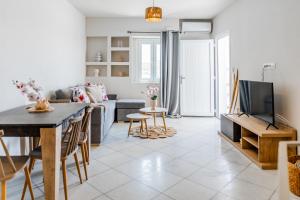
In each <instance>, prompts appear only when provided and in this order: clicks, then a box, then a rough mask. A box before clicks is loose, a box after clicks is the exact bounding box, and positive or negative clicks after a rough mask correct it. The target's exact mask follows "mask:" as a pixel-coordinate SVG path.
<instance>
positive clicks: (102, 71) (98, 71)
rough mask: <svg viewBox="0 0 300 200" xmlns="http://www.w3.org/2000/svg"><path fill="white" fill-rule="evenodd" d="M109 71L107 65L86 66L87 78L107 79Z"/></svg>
mask: <svg viewBox="0 0 300 200" xmlns="http://www.w3.org/2000/svg"><path fill="white" fill-rule="evenodd" d="M107 71H108V70H107V66H106V65H88V66H86V77H106V76H107V74H108V73H107Z"/></svg>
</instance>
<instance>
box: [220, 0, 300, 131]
mask: <svg viewBox="0 0 300 200" xmlns="http://www.w3.org/2000/svg"><path fill="white" fill-rule="evenodd" d="M299 7H300V1H299V0H238V1H237V2H236V3H234V4H233V5H232V6H230V7H229V8H227V9H226V10H225V11H224V12H223V13H221V14H219V15H218V16H217V17H216V18H215V20H214V35H218V34H220V33H222V32H226V31H229V32H230V37H231V67H237V68H239V71H240V75H241V79H250V80H261V69H262V65H263V64H264V63H268V62H276V63H277V64H278V67H277V70H276V71H269V72H267V73H266V81H272V82H274V83H275V93H276V97H275V98H276V99H275V101H276V102H275V104H276V112H277V113H278V114H280V115H281V116H283V117H284V118H286V119H287V120H288V122H289V123H290V125H292V126H294V127H295V128H297V129H298V130H300V117H299V113H300V103H299V102H300V89H299V86H300V78H299V75H300V56H299V52H300V37H299V35H300V20H299V19H300V12H299ZM299 136H300V134H299Z"/></svg>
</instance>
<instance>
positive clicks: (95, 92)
mask: <svg viewBox="0 0 300 200" xmlns="http://www.w3.org/2000/svg"><path fill="white" fill-rule="evenodd" d="M85 89H86V91H87V93H89V94H90V96H92V97H93V99H95V101H96V102H93V103H97V102H98V103H99V102H102V101H103V94H102V87H101V86H99V85H92V86H87V87H85Z"/></svg>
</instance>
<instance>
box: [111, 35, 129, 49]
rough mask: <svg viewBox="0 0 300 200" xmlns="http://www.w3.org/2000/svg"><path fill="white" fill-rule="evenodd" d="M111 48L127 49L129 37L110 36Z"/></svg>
mask: <svg viewBox="0 0 300 200" xmlns="http://www.w3.org/2000/svg"><path fill="white" fill-rule="evenodd" d="M111 47H112V48H113V47H129V37H127V36H124V37H123V36H121V37H119V36H112V37H111Z"/></svg>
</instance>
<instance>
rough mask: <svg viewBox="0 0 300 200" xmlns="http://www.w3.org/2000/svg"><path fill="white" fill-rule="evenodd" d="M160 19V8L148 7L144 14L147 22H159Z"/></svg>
mask: <svg viewBox="0 0 300 200" xmlns="http://www.w3.org/2000/svg"><path fill="white" fill-rule="evenodd" d="M161 19H162V9H161V8H160V7H154V6H153V7H148V8H146V12H145V20H146V21H147V22H160V21H161Z"/></svg>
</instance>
